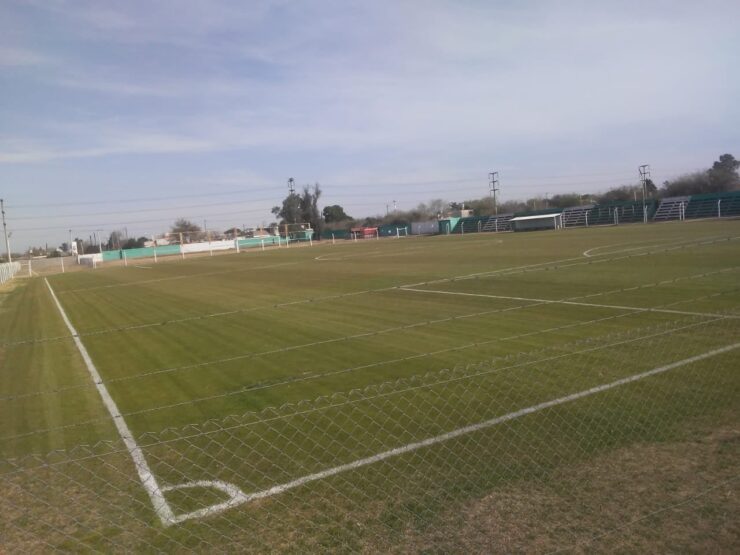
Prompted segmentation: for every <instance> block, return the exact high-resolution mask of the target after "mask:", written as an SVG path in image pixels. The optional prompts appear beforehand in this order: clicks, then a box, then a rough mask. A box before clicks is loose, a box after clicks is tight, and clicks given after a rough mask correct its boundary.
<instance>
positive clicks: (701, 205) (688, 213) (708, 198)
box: [684, 191, 740, 219]
mask: <svg viewBox="0 0 740 555" xmlns="http://www.w3.org/2000/svg"><path fill="white" fill-rule="evenodd" d="M727 216H740V191H728V192H725V193H711V194H704V195H691V197H690V199H689V202H688V205H687V206H686V208H685V210H684V217H685V218H690V219H696V218H717V217H727Z"/></svg>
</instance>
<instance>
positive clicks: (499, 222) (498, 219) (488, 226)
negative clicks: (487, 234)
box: [481, 214, 514, 232]
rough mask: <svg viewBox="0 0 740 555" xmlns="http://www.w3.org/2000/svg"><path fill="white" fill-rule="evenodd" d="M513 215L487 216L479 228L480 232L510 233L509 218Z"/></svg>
mask: <svg viewBox="0 0 740 555" xmlns="http://www.w3.org/2000/svg"><path fill="white" fill-rule="evenodd" d="M513 217H514V214H499V215H498V216H489V217H488V218H487V219H486V220H485V221H484V222H483V225H482V226H481V231H494V232H496V231H511V218H513Z"/></svg>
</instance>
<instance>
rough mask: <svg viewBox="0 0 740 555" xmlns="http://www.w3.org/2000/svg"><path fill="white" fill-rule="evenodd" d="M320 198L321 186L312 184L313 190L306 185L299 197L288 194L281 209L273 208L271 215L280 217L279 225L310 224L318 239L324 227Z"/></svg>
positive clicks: (294, 194) (295, 194)
mask: <svg viewBox="0 0 740 555" xmlns="http://www.w3.org/2000/svg"><path fill="white" fill-rule="evenodd" d="M320 197H321V186H320V185H319V184H318V183H316V184H314V186H313V188H312V187H309V186H308V185H306V186H305V187H303V191H302V192H301V194H300V195H299V194H297V193H290V194H289V195H288V196H287V197H285V198H284V199H283V205H282V207H281V206H275V207H273V209H272V213H273V214H275V215H276V216H278V217H280V225H284V224H297V223H310V224H311V228H312V229H313V230H314V231H315V232H316V237H317V238H318V237H320V236H321V230H322V229H323V227H324V220H323V219H322V217H321V212H320V211H319V198H320Z"/></svg>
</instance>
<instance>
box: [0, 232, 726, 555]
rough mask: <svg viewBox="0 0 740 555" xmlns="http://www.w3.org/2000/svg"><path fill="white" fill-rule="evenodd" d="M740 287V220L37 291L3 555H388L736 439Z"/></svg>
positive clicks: (64, 277)
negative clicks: (615, 457)
mask: <svg viewBox="0 0 740 555" xmlns="http://www.w3.org/2000/svg"><path fill="white" fill-rule="evenodd" d="M739 277H740V221H737V220H727V221H700V222H692V223H670V224H662V225H660V224H656V225H649V226H643V225H631V226H620V227H603V228H589V229H574V230H566V231H559V232H537V233H516V234H513V233H506V234H493V233H491V234H485V233H477V234H469V235H464V236H459V235H456V236H436V237H424V238H413V237H408V238H398V239H397V238H393V239H383V240H367V241H357V242H343V243H337V244H335V245H332V244H331V243H329V242H322V243H319V244H314V246H312V247H308V246H302V247H300V248H297V247H291V248H289V249H286V248H281V249H273V250H268V251H264V252H256V251H255V252H243V253H241V254H221V255H217V256H213V257H210V256H205V257H199V258H196V257H193V258H188V259H185V260H170V261H163V260H160V261H159V262H158V263H156V264H155V263H154V262H153V261H146V262H141V263H139V264H138V265H134V264H129V266H128V267H125V268H124V267H99V268H98V269H96V270H89V271H84V272H83V271H81V272H75V273H67V274H61V275H54V276H49V277H48V278H41V277H36V278H30V279H24V280H16V281H15V282H13V283H12V284H11V285H9V286H6V287H5V289H2V290H0V315H1V319H0V343H1V344H0V380H1V381H0V395H1V400H0V432H1V434H2V441H0V451H2V454H1V455H0V482H2V486H3V488H4V491H5V492H8V493H7V495H4V497H3V501H1V502H0V508H1V509H2V511H3V514H4V515H8V516H7V518H5V519H4V520H3V525H2V527H0V536H1V537H2V538H3V539H0V550H2V549H3V547H6V548H7V549H8V550H11V551H12V550H17V549H19V548H23V547H29V548H31V549H35V550H39V549H46V548H60V549H71V550H77V549H87V550H93V551H94V550H101V551H110V550H123V549H129V548H134V549H140V550H141V549H144V550H147V549H149V550H151V549H168V550H187V549H196V550H206V549H211V548H212V549H214V550H220V549H226V550H228V549H237V547H235V546H238V548H239V549H242V550H244V549H246V550H249V549H253V550H255V551H281V550H288V551H290V550H293V551H299V552H300V551H305V550H314V551H317V550H340V551H345V550H346V551H357V550H360V551H361V550H370V551H373V550H378V549H383V550H387V549H393V548H394V546H398V545H401V544H402V542H403V540H404V538H406V537H407V536H408V534H409V533H410V531H412V532H417V531H419V530H422V531H423V530H426V529H429V528H433V527H434V526H436V525H437V523H438V522H439V519H441V518H443V517H444V515H445V514H447V512H448V511H449V510H450V508H451V507H452V508H454V507H463V506H465V504H466V503H468V502H469V501H470V500H474V499H479V498H481V497H483V496H486V495H488V494H490V493H495V492H496V491H497V490H498V489H499V488H502V487H508V486H510V485H511V484H514V483H521V482H525V483H529V482H532V483H541V482H543V481H546V480H548V477H550V476H552V475H553V473H555V472H559V471H562V470H563V469H568V468H570V467H571V466H573V465H580V464H583V463H584V462H588V461H589V460H591V459H594V458H597V457H600V456H603V455H604V454H608V453H610V452H612V451H614V450H617V449H620V448H624V447H627V446H631V445H636V444H652V443H660V442H665V441H668V440H670V439H672V438H676V437H681V434H683V433H685V430H687V429H689V428H690V427H691V426H693V425H694V424H696V423H697V422H699V421H701V422H709V423H710V425H711V423H712V422H714V421H719V420H721V419H724V420H727V419H728V418H730V420H731V421H733V422H735V423H737V422H738V420H737V417H738V413H737V407H738V400H739V399H740V396H739V395H738V393H739V390H740V373H738V371H737V370H738V367H740V279H739ZM65 318H66V319H67V321H68V324H67V323H65ZM72 330H74V332H75V333H76V338H74V339H73V337H72ZM88 355H89V358H88V360H87V361H86V360H85V358H86V357H87V356H88ZM728 415H729V417H728ZM122 438H123V439H122ZM3 543H5V545H3Z"/></svg>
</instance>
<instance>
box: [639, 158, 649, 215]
mask: <svg viewBox="0 0 740 555" xmlns="http://www.w3.org/2000/svg"><path fill="white" fill-rule="evenodd" d="M638 170H639V172H640V183H641V184H642V221H643V222H644V223H647V207H646V205H645V192H646V190H647V180H648V179H650V165H649V164H643V165H641V166H640V167H639V168H638Z"/></svg>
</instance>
